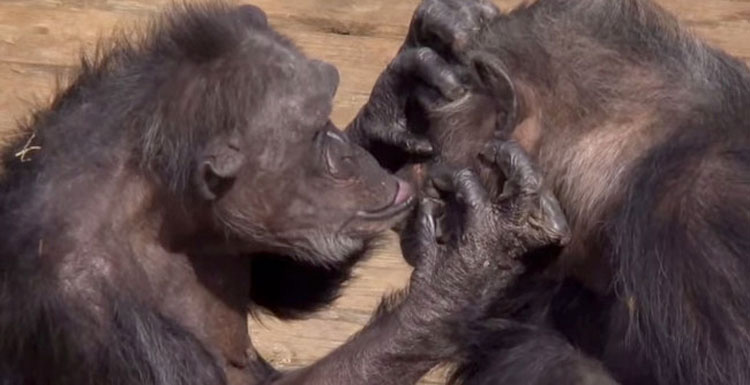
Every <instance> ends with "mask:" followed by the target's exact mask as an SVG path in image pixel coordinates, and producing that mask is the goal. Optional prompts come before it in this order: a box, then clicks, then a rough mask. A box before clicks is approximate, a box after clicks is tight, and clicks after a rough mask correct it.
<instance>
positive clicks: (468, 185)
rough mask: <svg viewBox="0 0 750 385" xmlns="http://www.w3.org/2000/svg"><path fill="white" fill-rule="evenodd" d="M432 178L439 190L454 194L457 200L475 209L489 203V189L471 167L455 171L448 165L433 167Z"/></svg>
mask: <svg viewBox="0 0 750 385" xmlns="http://www.w3.org/2000/svg"><path fill="white" fill-rule="evenodd" d="M430 179H431V181H432V183H433V185H434V186H435V188H436V189H437V190H439V191H440V192H442V193H447V194H448V195H453V198H454V199H455V200H457V201H461V202H463V203H465V204H466V205H467V206H469V208H471V209H475V208H478V207H482V206H484V205H486V204H488V203H489V197H488V195H487V190H485V188H484V186H482V182H481V181H480V180H479V177H478V176H477V175H476V174H475V173H474V172H472V171H471V170H469V169H463V170H459V171H453V170H451V169H449V168H446V167H432V168H431V169H430Z"/></svg>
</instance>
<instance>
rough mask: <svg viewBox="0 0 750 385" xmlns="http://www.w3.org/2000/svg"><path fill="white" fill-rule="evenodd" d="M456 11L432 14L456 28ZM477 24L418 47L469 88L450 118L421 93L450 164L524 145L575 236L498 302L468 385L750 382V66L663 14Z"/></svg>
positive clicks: (473, 343) (612, 5)
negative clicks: (492, 145) (493, 143)
mask: <svg viewBox="0 0 750 385" xmlns="http://www.w3.org/2000/svg"><path fill="white" fill-rule="evenodd" d="M482 3H484V2H482ZM457 4H459V2H453V1H450V0H435V1H426V2H425V3H424V4H423V5H422V7H421V8H420V11H418V12H423V11H424V10H425V9H431V10H433V12H434V10H435V9H442V13H441V14H439V16H438V17H437V18H436V19H435V20H434V21H433V24H440V25H441V26H442V28H443V29H444V30H445V31H451V30H454V29H455V27H454V24H456V20H465V19H466V12H455V10H456V9H460V6H459V5H457ZM474 25H475V29H474V31H473V32H474V34H473V35H472V36H471V37H470V38H468V39H464V40H458V39H456V40H452V41H451V40H448V41H447V44H446V40H445V39H442V41H439V43H440V44H436V42H435V41H433V40H424V41H421V42H420V45H422V46H430V47H434V48H436V49H440V48H444V49H443V51H442V53H443V56H444V57H445V59H446V60H447V61H450V62H451V63H453V65H454V66H455V67H454V68H455V71H456V73H458V74H459V75H460V76H462V78H463V79H464V81H465V84H466V85H467V88H468V89H469V90H470V96H467V97H466V98H465V99H463V100H460V101H456V102H454V103H451V104H449V105H447V106H431V105H430V101H431V98H430V90H429V89H427V90H426V91H425V90H424V89H423V90H421V91H415V92H414V95H413V97H414V98H416V99H418V100H420V101H421V105H422V106H426V107H423V108H422V109H423V110H424V111H426V115H425V116H426V119H427V122H428V126H429V128H428V129H427V135H428V136H431V138H432V140H433V142H436V144H435V146H436V147H437V148H442V150H441V151H440V152H439V153H438V154H437V157H436V158H434V159H435V160H436V161H437V162H451V163H459V164H463V165H465V166H473V167H476V168H479V167H478V166H477V165H476V164H475V156H476V154H477V153H479V152H480V150H481V145H480V143H482V142H485V141H488V140H491V138H493V137H503V138H513V139H515V140H516V141H517V142H518V143H519V144H520V145H521V146H522V147H524V149H525V150H526V151H528V152H529V153H530V154H531V156H532V157H533V158H534V160H535V162H536V163H537V164H538V165H539V167H540V169H541V170H542V172H543V174H544V176H545V178H546V181H547V183H548V184H549V185H550V187H551V188H552V190H553V191H554V192H555V194H557V196H558V197H559V199H560V203H561V205H562V208H563V210H564V211H565V213H566V215H567V216H568V217H569V220H570V225H571V228H572V234H573V237H572V241H571V244H570V245H569V246H567V247H566V248H564V249H563V250H562V252H561V253H560V255H557V256H550V255H547V256H546V257H544V258H542V257H540V256H539V255H536V256H535V257H536V259H534V260H532V261H530V262H532V263H530V265H529V268H528V269H527V270H526V272H525V273H523V274H521V275H519V276H518V277H517V279H516V280H514V282H513V284H511V285H508V287H506V288H505V289H503V290H500V291H499V292H498V296H497V298H496V299H495V301H494V304H493V305H492V306H491V307H492V308H493V309H494V310H492V311H489V312H488V313H487V320H486V323H485V327H484V328H478V329H477V330H479V331H477V333H476V337H475V338H473V339H469V340H468V341H467V342H468V343H467V345H466V352H467V353H468V354H467V356H465V357H462V359H461V360H462V362H463V364H462V365H461V366H460V368H459V374H458V378H460V379H463V380H464V381H465V382H466V383H469V384H490V383H493V384H494V383H503V384H513V383H519V384H520V383H523V384H528V383H540V384H541V383H545V384H546V383H550V384H552V383H554V384H560V383H607V382H610V383H611V382H612V381H614V380H616V381H619V382H621V383H624V384H676V383H679V384H691V385H704V384H714V383H722V384H744V383H747V382H748V381H749V380H750V367H748V365H747V359H748V357H750V349H749V348H748V347H750V339H748V333H747V330H748V328H750V315H748V313H747V311H746V308H747V305H748V303H750V295H749V294H748V293H750V290H749V289H750V278H748V277H750V267H749V266H750V264H748V258H747V256H746V255H745V254H746V253H745V251H744V250H746V247H745V246H746V243H747V241H746V239H747V233H748V231H750V216H748V208H750V201H749V200H748V198H747V196H748V192H749V190H750V185H748V183H747V181H748V178H749V177H750V158H749V157H748V151H747V148H748V144H750V134H748V129H750V125H749V124H748V121H749V120H748V118H750V110H749V109H748V108H747V106H748V105H750V71H748V68H747V67H746V66H745V65H744V64H743V63H741V62H740V61H738V60H737V59H734V58H732V57H730V56H729V55H727V54H726V53H723V52H721V51H719V50H717V49H715V48H713V47H711V46H709V45H707V44H705V43H703V42H702V41H700V40H699V39H697V38H695V37H694V36H692V35H691V34H690V33H689V32H687V31H686V30H685V29H684V28H683V27H682V26H681V25H680V24H679V22H678V21H676V20H675V19H674V18H673V17H672V16H671V15H669V14H667V13H666V12H665V11H664V10H662V9H661V8H659V7H658V6H657V5H655V4H653V3H652V2H651V1H647V0H617V1H601V0H575V1H558V0H539V1H536V2H533V3H531V4H528V5H524V6H521V7H519V8H517V9H515V10H513V11H510V12H508V13H500V12H498V13H497V15H496V16H494V17H492V18H490V19H489V20H477V21H476V22H475V24H474ZM443 35H444V36H451V34H450V33H447V34H443ZM453 36H455V34H454V35H453ZM407 41H408V40H407ZM446 47H447V49H445V48H446ZM487 98H489V99H490V100H493V101H494V102H495V103H494V105H493V104H492V103H490V104H487ZM492 126H494V127H495V129H494V130H492V129H487V127H492ZM415 129H419V128H418V127H416V128H415ZM421 130H422V131H424V129H423V128H422V129H421ZM433 130H436V131H437V132H448V134H440V135H437V136H436V135H434V134H430V132H432V131H433ZM456 154H459V155H458V156H455V155H456ZM402 164H403V163H402ZM396 168H398V167H396ZM407 169H411V170H405V171H402V172H404V175H407V174H408V173H409V172H411V173H413V172H414V171H413V166H408V167H407ZM407 171H408V172H407ZM407 235H408V234H407ZM550 257H557V258H556V259H554V258H553V259H552V261H550ZM506 321H507V322H506ZM510 321H512V322H511V323H510V325H511V326H509V323H508V322H510ZM604 369H606V370H604ZM607 372H609V373H610V374H611V377H610V376H609V375H608V374H607ZM608 377H609V378H608Z"/></svg>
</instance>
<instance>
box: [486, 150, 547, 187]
mask: <svg viewBox="0 0 750 385" xmlns="http://www.w3.org/2000/svg"><path fill="white" fill-rule="evenodd" d="M480 155H481V158H482V159H483V160H484V161H486V162H489V163H491V164H493V165H495V166H496V167H498V168H499V169H500V171H501V172H502V173H503V175H505V179H506V182H505V188H506V190H509V192H510V193H512V194H514V195H515V194H522V195H527V196H528V195H535V194H538V193H539V191H540V190H541V188H542V176H541V173H540V172H539V171H537V170H536V166H535V165H534V162H533V161H532V160H531V158H530V157H529V156H528V155H527V154H526V151H524V149H523V148H522V147H521V146H520V145H519V144H518V143H517V142H516V141H513V140H509V141H494V142H492V143H490V144H489V145H487V147H486V148H485V149H484V151H482V153H481V154H480ZM509 192H506V191H505V190H504V192H503V197H507V195H508V194H509Z"/></svg>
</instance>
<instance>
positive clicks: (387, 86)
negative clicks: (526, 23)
mask: <svg viewBox="0 0 750 385" xmlns="http://www.w3.org/2000/svg"><path fill="white" fill-rule="evenodd" d="M497 14H499V11H498V10H497V8H495V6H494V5H492V3H491V2H490V1H489V0H468V1H467V0H425V1H424V2H422V4H421V5H420V6H419V8H418V9H417V11H416V13H415V14H414V18H413V19H412V22H411V25H410V27H409V32H408V35H407V37H406V41H405V42H404V45H403V46H402V47H401V49H400V51H399V54H398V56H397V57H396V58H395V59H394V60H393V62H391V64H390V65H389V66H388V68H386V70H385V71H384V72H383V74H381V76H380V78H379V79H378V80H377V82H376V83H375V87H374V89H373V91H372V94H371V95H370V100H369V101H368V102H367V104H366V105H365V106H364V107H363V108H362V110H361V111H360V113H359V114H358V115H357V117H356V118H355V119H354V121H353V122H352V124H351V125H350V126H349V128H348V130H347V132H348V133H349V136H350V138H352V140H353V141H354V142H356V143H358V144H359V145H361V146H363V147H365V148H366V149H368V150H369V151H370V152H372V153H373V155H374V156H375V157H376V158H378V160H379V161H380V162H381V164H384V163H387V162H384V159H383V158H384V157H385V156H388V155H390V154H380V153H379V152H380V151H378V150H376V149H377V148H378V147H379V146H378V145H386V148H387V147H394V148H396V149H398V150H401V151H403V152H405V153H406V154H408V155H418V156H426V155H431V154H432V151H433V148H432V144H431V143H430V142H429V140H428V139H427V138H424V137H421V136H419V135H416V134H415V133H413V132H411V131H410V130H409V128H408V127H407V119H406V104H407V100H408V99H409V97H410V96H411V94H412V92H411V91H412V90H414V89H415V87H416V86H421V87H424V86H427V87H429V88H432V89H435V90H436V91H437V93H438V94H439V95H440V96H441V97H442V98H443V102H446V103H447V102H452V101H455V100H457V99H458V98H460V97H461V96H463V95H464V93H465V89H464V87H463V86H462V82H461V81H460V79H459V76H458V75H457V74H456V72H455V68H457V67H451V65H450V64H449V62H448V61H446V59H448V60H450V58H455V57H458V56H459V54H460V53H461V52H462V50H463V49H465V48H466V46H467V44H468V42H469V41H470V39H471V38H472V37H473V36H474V34H476V33H477V32H478V31H479V30H480V29H481V27H482V26H483V25H484V24H486V23H487V22H488V21H489V20H491V19H492V18H493V17H494V16H496V15H497ZM438 52H440V53H438ZM441 54H443V55H445V57H441ZM432 104H433V105H434V100H433V101H432Z"/></svg>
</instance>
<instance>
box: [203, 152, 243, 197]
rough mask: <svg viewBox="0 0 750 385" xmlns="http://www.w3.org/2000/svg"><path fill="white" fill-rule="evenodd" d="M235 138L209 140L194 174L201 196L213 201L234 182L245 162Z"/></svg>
mask: <svg viewBox="0 0 750 385" xmlns="http://www.w3.org/2000/svg"><path fill="white" fill-rule="evenodd" d="M238 143H239V140H236V138H223V139H218V140H215V141H212V142H210V143H209V144H208V145H207V146H206V148H205V151H204V153H203V154H204V155H203V156H202V157H201V158H200V159H198V169H197V170H196V174H195V182H196V187H197V189H198V194H199V195H200V197H201V198H203V199H205V200H208V201H213V200H216V199H218V198H220V197H221V196H222V195H223V194H224V193H225V192H226V191H227V190H229V188H230V187H232V184H233V183H234V180H235V179H236V177H237V174H239V172H240V169H241V168H242V166H243V165H244V164H245V155H244V154H243V153H242V150H241V149H240V146H239V144H238Z"/></svg>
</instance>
